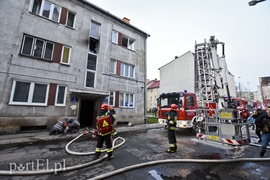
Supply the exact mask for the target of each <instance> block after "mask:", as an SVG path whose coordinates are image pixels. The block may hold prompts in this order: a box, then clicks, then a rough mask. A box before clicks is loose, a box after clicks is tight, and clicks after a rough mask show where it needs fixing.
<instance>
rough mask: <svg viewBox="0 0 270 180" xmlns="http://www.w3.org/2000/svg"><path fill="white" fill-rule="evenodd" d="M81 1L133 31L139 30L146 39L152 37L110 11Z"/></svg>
mask: <svg viewBox="0 0 270 180" xmlns="http://www.w3.org/2000/svg"><path fill="white" fill-rule="evenodd" d="M79 1H80V2H82V3H85V4H87V5H88V6H90V7H92V8H94V9H96V10H98V11H99V12H101V13H103V14H106V15H108V16H110V17H112V18H113V19H115V20H117V21H118V22H120V23H123V24H125V25H127V26H129V27H131V28H133V29H135V30H137V31H139V32H141V33H143V34H145V35H146V37H150V34H148V33H146V32H144V31H142V30H141V29H139V28H137V27H135V26H133V25H131V24H129V23H127V22H125V21H123V20H122V19H120V18H119V17H117V16H115V15H113V14H111V13H110V12H109V11H106V10H104V9H102V8H100V7H98V6H96V5H94V4H92V3H90V2H88V1H87V0H79Z"/></svg>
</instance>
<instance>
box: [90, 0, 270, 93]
mask: <svg viewBox="0 0 270 180" xmlns="http://www.w3.org/2000/svg"><path fill="white" fill-rule="evenodd" d="M249 1H250V0H169V1H164V0H136V1H127V0H89V2H91V3H93V4H95V5H97V6H99V7H100V8H102V9H104V10H106V11H109V12H110V13H111V14H113V15H115V16H117V17H119V18H121V19H122V18H123V17H127V18H129V19H130V23H131V24H132V25H133V26H135V27H137V28H139V29H141V30H142V31H144V32H146V33H148V34H150V37H149V38H148V39H147V79H150V80H152V79H155V78H157V79H160V77H159V70H158V69H159V68H160V67H161V66H163V65H165V64H167V63H168V62H170V61H172V60H173V59H174V57H175V56H181V55H182V54H184V53H186V52H188V51H192V52H194V45H195V41H196V42H197V43H202V42H204V40H205V39H206V40H207V41H208V40H209V38H210V36H212V35H214V36H215V37H216V39H218V40H219V41H221V42H224V43H225V56H226V61H227V65H228V69H229V71H230V72H231V73H232V74H233V75H234V79H235V82H236V85H238V84H239V82H240V84H241V90H245V89H246V90H248V89H250V91H256V90H257V86H258V85H259V77H263V76H270V0H267V1H264V2H261V3H258V4H257V5H256V6H249V5H248V2H249ZM220 55H221V54H220ZM175 73H177V72H175ZM239 77H240V78H239Z"/></svg>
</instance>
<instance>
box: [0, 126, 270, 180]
mask: <svg viewBox="0 0 270 180" xmlns="http://www.w3.org/2000/svg"><path fill="white" fill-rule="evenodd" d="M89 132H91V131H89ZM89 132H83V133H80V135H78V136H77V137H76V138H74V139H73V140H71V141H70V142H69V143H68V144H67V145H66V147H65V150H66V151H67V152H68V153H69V154H72V155H91V154H94V153H95V152H74V151H71V150H69V146H70V145H71V144H72V143H73V142H74V141H76V140H77V139H79V138H80V137H82V136H83V135H85V134H88V133H89ZM119 139H121V140H122V142H121V143H119V144H118V145H116V146H115V143H116V141H117V140H119ZM124 143H125V139H124V138H122V137H117V138H116V139H114V140H113V148H118V147H120V146H121V145H123V144H124ZM250 145H255V144H252V143H251V144H250ZM104 151H105V150H103V151H102V152H104ZM107 156H108V155H107V154H105V155H104V156H102V157H101V158H99V159H97V160H94V161H90V162H87V163H84V164H79V165H74V166H70V167H65V168H64V169H50V170H39V171H12V172H11V171H3V170H0V175H9V176H10V175H16V176H19V175H41V174H53V173H56V172H57V173H58V172H65V171H71V170H76V169H81V168H84V167H88V166H91V165H94V164H96V163H99V162H101V161H102V160H104V159H106V158H107ZM266 161H270V158H237V159H217V160H213V159H164V160H156V161H150V162H145V163H140V164H135V165H131V166H127V167H124V168H121V169H117V170H115V171H112V172H109V173H105V174H102V175H99V176H96V177H93V178H90V179H93V180H98V179H104V178H108V177H111V176H114V175H117V174H120V173H124V172H127V171H130V170H133V169H138V168H143V167H147V166H152V165H156V164H165V163H235V162H266Z"/></svg>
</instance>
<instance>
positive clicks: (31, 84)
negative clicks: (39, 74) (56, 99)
mask: <svg viewBox="0 0 270 180" xmlns="http://www.w3.org/2000/svg"><path fill="white" fill-rule="evenodd" d="M17 82H23V83H30V89H29V92H28V99H27V102H16V101H13V99H14V95H15V94H14V93H15V89H16V83H17ZM35 84H43V85H46V86H47V89H46V95H45V102H44V103H33V102H32V101H33V95H34V87H35ZM49 87H50V85H49V84H46V83H35V82H27V81H19V80H18V81H17V80H14V81H13V84H12V89H11V95H10V100H9V104H10V105H29V106H47V103H48V94H49Z"/></svg>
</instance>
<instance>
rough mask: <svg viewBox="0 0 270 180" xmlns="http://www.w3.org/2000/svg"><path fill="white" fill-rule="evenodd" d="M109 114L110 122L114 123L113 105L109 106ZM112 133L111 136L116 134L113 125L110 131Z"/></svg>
mask: <svg viewBox="0 0 270 180" xmlns="http://www.w3.org/2000/svg"><path fill="white" fill-rule="evenodd" d="M109 110H110V111H109V115H110V117H111V119H112V124H113V125H114V122H115V113H116V112H115V110H114V108H113V106H110V107H109ZM112 135H113V136H116V135H117V132H116V130H115V128H114V127H113V132H112Z"/></svg>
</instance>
